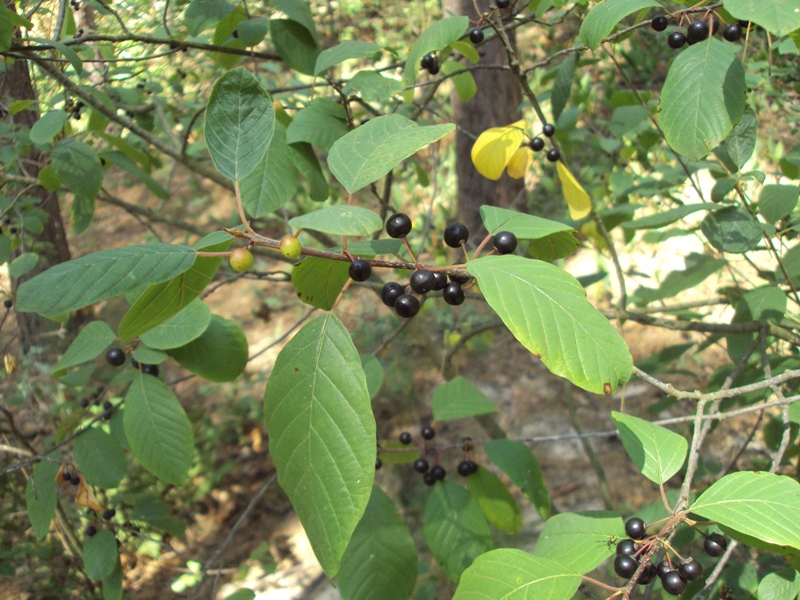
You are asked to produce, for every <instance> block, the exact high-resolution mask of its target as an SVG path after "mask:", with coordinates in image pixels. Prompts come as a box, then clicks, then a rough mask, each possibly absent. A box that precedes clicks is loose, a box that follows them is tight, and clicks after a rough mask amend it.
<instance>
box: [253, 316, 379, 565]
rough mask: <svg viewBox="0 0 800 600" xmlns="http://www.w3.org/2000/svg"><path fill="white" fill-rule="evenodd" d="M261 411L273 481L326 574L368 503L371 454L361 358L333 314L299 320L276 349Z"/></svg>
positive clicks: (338, 558) (372, 471) (371, 435)
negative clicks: (293, 332) (298, 326)
mask: <svg viewBox="0 0 800 600" xmlns="http://www.w3.org/2000/svg"><path fill="white" fill-rule="evenodd" d="M264 415H265V417H266V421H267V428H268V429H269V432H270V436H269V450H270V454H271V456H272V459H273V460H274V462H275V468H276V469H277V471H278V482H279V483H280V485H281V487H282V488H283V490H284V491H285V492H286V494H287V496H288V497H289V500H290V501H291V503H292V506H293V507H294V509H295V511H296V512H297V515H298V517H299V518H300V522H301V523H302V524H303V527H304V529H305V531H306V534H307V535H308V538H309V540H310V542H311V546H312V548H313V549H314V553H315V554H316V556H317V559H318V560H319V562H320V564H321V565H322V568H323V569H324V570H325V573H326V574H327V575H328V577H333V576H334V575H336V573H337V572H338V571H339V566H340V563H341V560H342V555H343V554H344V552H345V549H346V548H347V544H348V542H349V540H350V538H351V536H352V534H353V531H354V530H355V528H356V525H357V524H358V522H359V520H360V519H361V516H362V515H363V513H364V509H365V507H366V505H367V502H368V500H369V496H370V493H371V490H372V481H373V478H374V475H375V455H376V451H375V418H374V417H373V415H372V408H371V406H370V401H369V392H368V390H367V382H366V377H365V375H364V370H363V368H362V367H361V359H360V357H359V356H358V352H357V351H356V349H355V347H354V346H353V341H352V340H351V339H350V334H349V333H348V332H347V330H346V329H345V328H344V326H343V325H342V323H341V322H340V321H339V319H338V318H337V317H336V316H335V315H332V314H325V315H322V316H320V317H317V318H316V319H314V320H313V321H311V322H310V323H307V324H306V325H304V326H303V328H302V329H301V330H300V331H299V332H298V333H297V335H295V336H294V338H292V340H291V341H290V342H289V343H287V344H286V346H284V348H283V350H281V352H280V354H279V355H278V358H277V360H276V361H275V366H274V368H273V370H272V374H271V375H270V378H269V381H268V382H267V389H266V390H265V391H264ZM331 515H336V518H335V519H334V518H331Z"/></svg>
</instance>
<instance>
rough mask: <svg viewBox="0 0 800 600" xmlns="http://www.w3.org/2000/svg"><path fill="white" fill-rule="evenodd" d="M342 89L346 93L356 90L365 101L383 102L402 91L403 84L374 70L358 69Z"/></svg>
mask: <svg viewBox="0 0 800 600" xmlns="http://www.w3.org/2000/svg"><path fill="white" fill-rule="evenodd" d="M344 89H345V92H346V93H348V94H352V93H354V92H358V93H359V94H360V95H361V97H362V98H363V99H364V100H366V101H367V102H385V101H386V100H388V99H389V98H391V97H392V96H394V95H395V94H399V93H400V92H402V91H403V84H402V83H400V82H399V81H398V80H397V79H392V78H390V77H384V76H383V75H381V74H380V73H376V72H375V71H359V72H358V73H356V74H355V75H353V77H351V78H350V81H348V82H347V83H346V84H345V87H344Z"/></svg>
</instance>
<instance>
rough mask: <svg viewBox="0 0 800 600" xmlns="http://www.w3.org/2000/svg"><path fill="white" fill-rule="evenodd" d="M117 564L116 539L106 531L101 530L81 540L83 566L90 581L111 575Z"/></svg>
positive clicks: (111, 533)
mask: <svg viewBox="0 0 800 600" xmlns="http://www.w3.org/2000/svg"><path fill="white" fill-rule="evenodd" d="M117 564H119V554H118V552H117V538H115V537H114V533H113V532H111V531H110V530H108V529H101V530H100V531H98V532H97V533H95V534H94V535H93V536H91V537H86V538H84V540H83V566H84V569H85V570H86V574H87V575H88V576H89V578H90V579H94V580H95V581H97V580H99V579H104V578H105V577H108V576H109V575H111V573H112V572H113V571H114V567H116V566H117Z"/></svg>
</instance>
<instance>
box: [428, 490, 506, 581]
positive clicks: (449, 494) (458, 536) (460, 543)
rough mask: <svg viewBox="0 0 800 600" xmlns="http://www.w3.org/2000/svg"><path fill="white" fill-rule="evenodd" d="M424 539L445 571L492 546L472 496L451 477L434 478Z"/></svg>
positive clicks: (452, 572)
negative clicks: (436, 479) (444, 478)
mask: <svg viewBox="0 0 800 600" xmlns="http://www.w3.org/2000/svg"><path fill="white" fill-rule="evenodd" d="M424 529H425V541H427V542H428V546H429V547H430V549H431V553H432V554H433V557H434V558H435V559H436V562H438V563H439V564H440V565H441V566H442V568H443V569H444V570H445V572H446V573H447V575H448V576H449V577H450V579H452V580H453V581H455V582H458V580H459V578H460V577H461V574H462V573H463V572H464V569H466V568H467V567H469V566H470V565H471V564H472V561H473V560H475V559H476V558H477V557H478V556H480V555H481V554H483V553H484V552H487V551H488V550H490V549H491V548H492V533H491V530H490V529H489V524H488V523H487V522H486V517H484V516H483V512H482V511H481V507H480V505H479V504H478V501H477V500H476V499H475V497H474V496H473V495H472V494H470V493H469V492H468V491H467V490H465V489H464V488H463V487H461V486H460V485H456V484H455V483H452V482H450V481H442V482H437V483H436V484H435V485H434V486H433V489H432V491H431V495H430V496H429V497H428V502H427V503H426V504H425V526H424Z"/></svg>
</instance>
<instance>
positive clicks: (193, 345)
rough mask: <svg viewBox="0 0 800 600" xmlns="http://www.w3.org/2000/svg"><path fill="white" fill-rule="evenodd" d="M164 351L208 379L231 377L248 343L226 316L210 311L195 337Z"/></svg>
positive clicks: (237, 372)
mask: <svg viewBox="0 0 800 600" xmlns="http://www.w3.org/2000/svg"><path fill="white" fill-rule="evenodd" d="M168 354H169V355H170V356H171V357H172V358H174V359H175V360H177V361H178V362H179V363H180V364H181V366H182V367H183V368H185V369H187V370H189V371H191V372H192V373H195V374H196V375H200V377H203V378H204V379H208V380H209V381H215V382H218V383H222V382H225V381H233V380H234V379H236V378H237V377H238V376H239V375H241V374H242V371H244V369H245V367H246V366H247V359H248V356H249V347H248V345H247V338H246V337H245V335H244V333H243V332H242V329H241V328H240V327H239V326H238V325H237V324H236V323H235V322H234V321H231V320H229V319H224V318H222V317H220V316H219V315H212V316H211V322H210V323H209V324H208V327H207V328H206V330H205V331H204V332H203V334H202V335H201V336H200V337H198V338H197V339H195V340H193V341H191V342H189V343H188V344H186V345H185V346H181V347H180V348H172V349H170V350H169V351H168Z"/></svg>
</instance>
